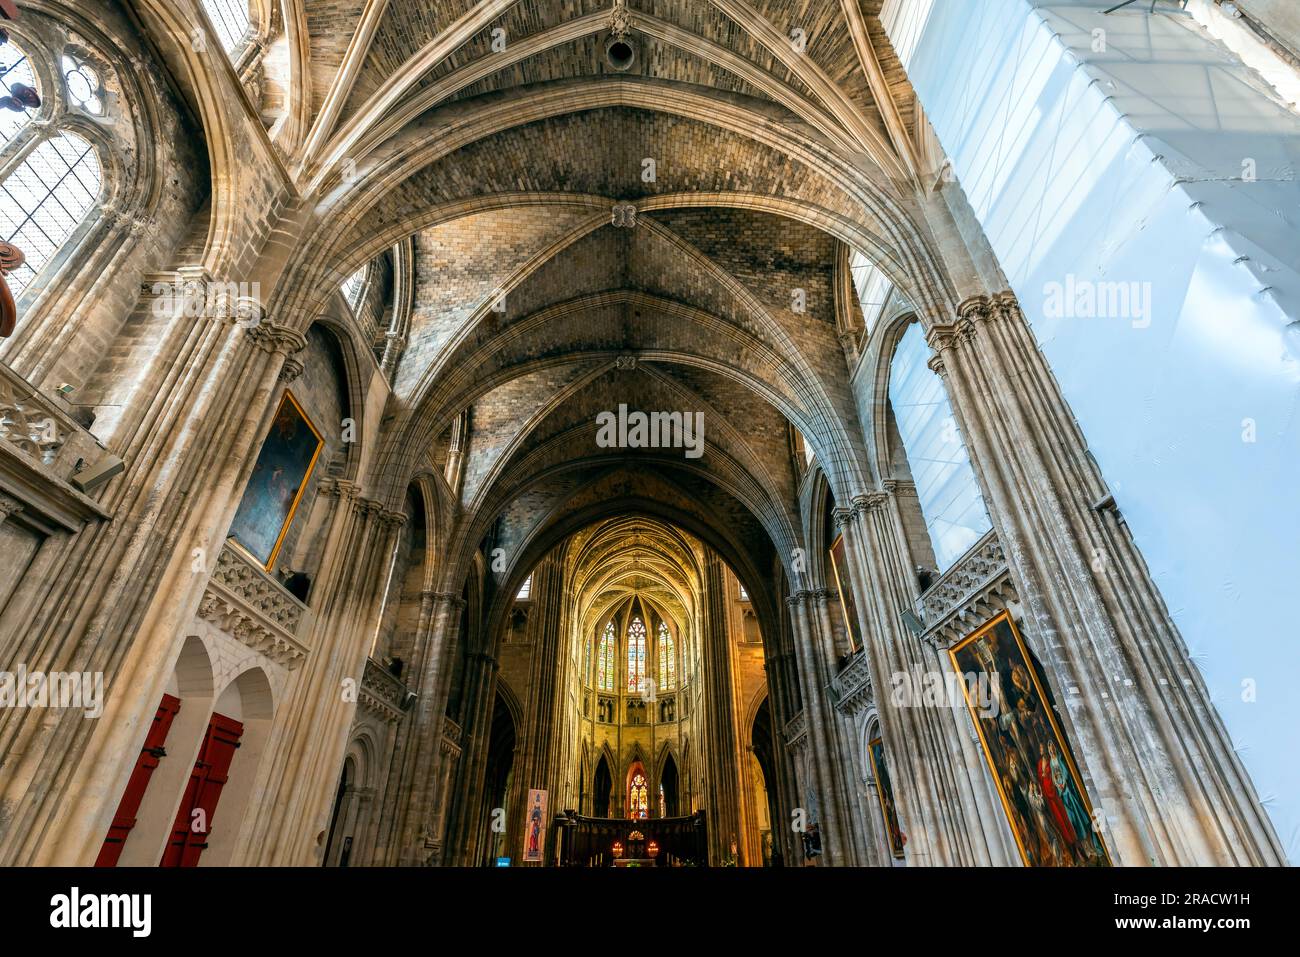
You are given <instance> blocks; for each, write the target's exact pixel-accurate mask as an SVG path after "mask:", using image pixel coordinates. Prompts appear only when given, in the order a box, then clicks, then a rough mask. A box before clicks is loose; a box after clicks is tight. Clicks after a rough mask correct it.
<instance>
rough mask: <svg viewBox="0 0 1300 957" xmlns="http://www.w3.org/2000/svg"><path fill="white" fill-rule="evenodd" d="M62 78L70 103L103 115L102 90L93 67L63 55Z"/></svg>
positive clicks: (97, 114)
mask: <svg viewBox="0 0 1300 957" xmlns="http://www.w3.org/2000/svg"><path fill="white" fill-rule="evenodd" d="M63 79H64V81H65V82H66V83H67V85H68V99H69V100H70V101H71V102H72V105H73V106H75V107H77V108H79V109H82V110H85V111H86V112H87V113H92V114H94V115H95V116H103V115H104V90H103V85H102V84H101V83H100V82H99V74H98V73H96V72H95V68H94V67H92V66H91V65H90V64H88V63H86V62H85V61H84V60H79V59H77V58H76V57H74V56H67V55H65V56H64V57H63Z"/></svg>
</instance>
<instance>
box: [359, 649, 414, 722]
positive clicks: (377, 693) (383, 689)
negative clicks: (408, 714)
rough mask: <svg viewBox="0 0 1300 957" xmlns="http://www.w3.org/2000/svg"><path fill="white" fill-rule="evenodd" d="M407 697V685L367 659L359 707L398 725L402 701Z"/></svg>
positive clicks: (362, 678)
mask: <svg viewBox="0 0 1300 957" xmlns="http://www.w3.org/2000/svg"><path fill="white" fill-rule="evenodd" d="M405 697H406V685H404V684H403V683H402V682H401V679H399V678H397V677H395V676H394V675H392V674H390V673H389V672H388V671H387V670H386V669H384V668H382V667H380V666H379V665H378V664H376V663H375V661H374V660H373V659H370V658H367V659H366V668H365V671H364V672H363V673H362V676H361V692H360V694H358V695H357V704H358V706H359V707H361V708H363V709H364V710H366V711H367V712H369V713H370V714H373V715H375V716H376V717H378V718H380V719H381V720H383V721H386V722H388V723H389V724H396V723H397V722H398V721H400V720H401V719H402V699H403V698H405Z"/></svg>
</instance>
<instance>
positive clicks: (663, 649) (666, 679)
mask: <svg viewBox="0 0 1300 957" xmlns="http://www.w3.org/2000/svg"><path fill="white" fill-rule="evenodd" d="M659 687H660V689H661V690H663V691H672V690H673V689H674V688H676V687H677V649H676V647H675V646H674V644H673V635H672V632H670V631H669V630H668V625H667V624H666V623H665V622H662V621H661V622H659Z"/></svg>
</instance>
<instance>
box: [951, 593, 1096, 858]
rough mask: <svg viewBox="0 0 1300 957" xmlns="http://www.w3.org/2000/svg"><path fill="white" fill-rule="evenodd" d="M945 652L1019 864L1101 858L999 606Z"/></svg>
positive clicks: (1083, 801) (1075, 777) (1038, 691)
mask: <svg viewBox="0 0 1300 957" xmlns="http://www.w3.org/2000/svg"><path fill="white" fill-rule="evenodd" d="M948 654H949V655H950V656H951V658H952V663H953V666H954V667H955V668H956V669H957V673H958V674H959V675H961V676H962V677H963V679H964V680H963V681H962V682H961V685H962V688H963V693H964V695H965V698H966V706H967V708H969V709H970V715H971V720H973V721H974V722H975V728H976V730H977V731H978V732H979V737H980V743H981V745H982V746H983V748H984V757H985V758H986V759H987V761H988V765H989V770H990V771H991V772H992V773H993V781H994V784H996V786H997V789H998V794H999V796H1000V797H1001V799H1002V808H1003V810H1004V811H1005V812H1006V815H1007V820H1008V821H1009V822H1010V824H1011V832H1012V834H1013V835H1014V836H1015V839H1016V844H1017V846H1018V847H1019V848H1020V856H1021V858H1022V859H1023V860H1024V862H1025V864H1026V866H1032V867H1107V866H1109V865H1110V855H1109V853H1108V852H1107V850H1106V845H1105V843H1104V842H1103V841H1102V837H1101V834H1100V833H1098V831H1097V829H1096V828H1095V827H1094V826H1093V817H1092V807H1091V805H1090V804H1089V803H1088V795H1087V794H1086V793H1085V792H1084V789H1083V781H1082V780H1081V778H1080V777H1079V769H1078V767H1076V766H1075V763H1074V756H1073V754H1072V753H1071V751H1070V745H1069V743H1068V742H1067V741H1066V739H1065V733H1064V732H1063V731H1062V729H1061V727H1060V725H1059V724H1058V723H1057V720H1056V715H1055V714H1053V712H1052V708H1051V705H1050V704H1049V699H1048V696H1047V694H1046V693H1045V691H1044V689H1043V686H1042V683H1041V681H1040V680H1039V677H1038V669H1037V668H1036V667H1035V665H1034V663H1033V661H1032V659H1031V658H1030V655H1029V650H1028V648H1026V647H1025V643H1024V639H1022V638H1021V636H1020V631H1019V630H1018V629H1017V628H1016V626H1015V622H1013V621H1012V620H1011V616H1010V615H1009V614H1007V613H1006V612H1003V613H1002V614H1001V615H999V616H998V617H996V618H994V619H993V620H992V621H990V622H989V623H988V624H986V625H983V626H982V627H980V628H979V629H978V630H977V631H975V632H974V633H973V634H971V635H969V636H967V637H966V638H963V639H962V640H961V641H959V642H958V643H957V644H955V645H953V646H952V647H951V648H950V649H948ZM973 694H974V696H975V697H977V698H979V699H980V700H979V701H974V700H972V695H973Z"/></svg>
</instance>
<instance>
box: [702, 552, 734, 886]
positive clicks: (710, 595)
mask: <svg viewBox="0 0 1300 957" xmlns="http://www.w3.org/2000/svg"><path fill="white" fill-rule="evenodd" d="M703 597H704V622H703V635H702V637H701V641H700V647H701V651H702V653H703V657H704V668H703V672H704V686H705V699H704V700H705V705H704V707H705V725H704V728H705V751H706V758H705V760H706V762H707V765H708V769H709V773H708V778H707V780H706V782H705V787H706V788H707V789H708V793H709V811H710V821H709V845H710V849H709V854H710V858H711V862H712V863H713V864H714V865H717V864H721V863H722V862H723V861H724V860H725V859H727V858H728V857H729V856H730V855H731V842H732V840H733V839H734V840H735V841H736V843H737V846H739V845H740V843H741V842H740V795H739V787H740V767H739V763H738V761H737V740H738V739H737V738H736V716H735V710H734V708H733V707H732V690H731V689H732V674H731V639H730V635H729V634H728V632H727V605H726V602H727V580H726V575H725V572H724V567H723V564H722V560H721V559H720V558H719V557H718V556H717V555H716V554H713V553H712V552H710V553H709V554H708V556H707V558H706V559H705V565H704V595H703Z"/></svg>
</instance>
